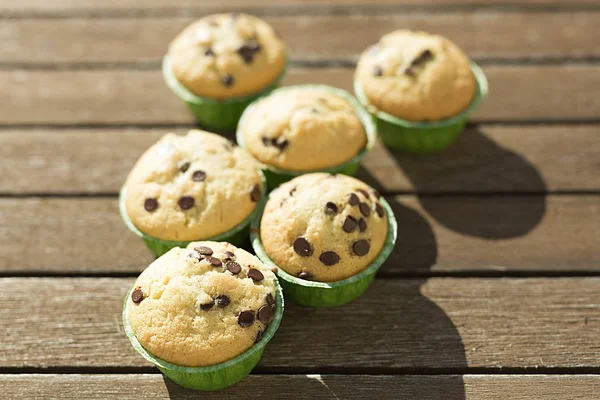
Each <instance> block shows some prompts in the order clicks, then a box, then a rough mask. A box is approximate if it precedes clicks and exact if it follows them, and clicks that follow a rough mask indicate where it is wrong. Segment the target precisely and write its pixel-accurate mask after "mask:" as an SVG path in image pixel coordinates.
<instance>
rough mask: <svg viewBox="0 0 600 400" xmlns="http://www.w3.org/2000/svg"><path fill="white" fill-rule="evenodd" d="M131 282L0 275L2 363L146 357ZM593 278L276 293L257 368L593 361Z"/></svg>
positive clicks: (91, 362) (597, 281)
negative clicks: (343, 293)
mask: <svg viewBox="0 0 600 400" xmlns="http://www.w3.org/2000/svg"><path fill="white" fill-rule="evenodd" d="M132 282H133V279H132V278H120V279H116V278H3V279H0V301H1V304H2V307H1V308H0V334H1V335H2V346H1V347H0V367H2V368H46V367H48V368H52V367H69V368H76V367H115V368H116V367H142V366H148V365H149V364H148V363H147V362H146V361H145V360H144V359H143V358H142V357H141V356H139V355H138V354H137V353H136V352H135V351H134V350H133V348H132V347H131V345H130V343H129V341H128V340H127V338H126V337H125V335H124V333H123V331H122V326H121V310H122V305H123V297H124V296H125V293H126V291H127V290H128V288H129V286H130V285H131V284H132ZM599 288H600V278H590V277H588V278H561V279H556V278H553V279H549V278H543V279H534V278H527V279H508V278H504V279H498V278H495V279H494V278H491V279H490V278H488V279H481V278H478V279H460V278H433V279H429V280H424V279H393V280H376V281H375V282H374V283H373V286H372V287H371V288H370V289H369V290H368V291H367V292H366V293H365V294H364V295H363V296H362V297H361V298H360V299H358V300H356V301H354V302H352V303H350V304H348V305H346V306H343V307H339V308H335V309H311V308H306V307H299V306H295V305H294V304H286V310H285V316H284V318H283V322H282V324H281V327H280V329H279V331H278V332H277V334H276V335H275V337H274V338H273V340H272V342H271V343H270V344H269V346H268V347H267V348H266V350H265V353H264V355H263V359H262V360H261V362H260V364H259V365H260V369H259V370H258V371H257V372H260V371H271V372H273V371H277V372H280V373H285V371H286V368H289V369H291V370H293V371H294V372H305V373H343V372H344V371H352V372H362V373H369V371H374V372H385V371H393V372H405V373H410V372H411V371H413V370H415V369H418V370H419V371H430V372H435V371H439V370H440V369H443V370H444V372H446V373H468V371H469V368H483V367H485V368H491V369H496V368H538V367H548V368H570V367H589V368H598V367H599V366H600V347H599V346H598V345H597V343H598V328H599V327H600V318H598V311H599V309H600V290H599ZM574 294H576V295H574ZM373 310H377V312H376V314H374V312H373ZM322 321H327V323H326V324H323V323H321V322H322ZM315 338H318V340H315Z"/></svg>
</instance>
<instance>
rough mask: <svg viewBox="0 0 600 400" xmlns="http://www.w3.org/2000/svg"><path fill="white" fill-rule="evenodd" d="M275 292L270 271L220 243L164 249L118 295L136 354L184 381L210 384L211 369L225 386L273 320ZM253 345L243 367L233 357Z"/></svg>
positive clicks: (277, 303)
mask: <svg viewBox="0 0 600 400" xmlns="http://www.w3.org/2000/svg"><path fill="white" fill-rule="evenodd" d="M279 297H280V293H279V289H278V286H277V280H276V278H275V275H274V274H273V272H272V271H271V270H270V269H269V268H267V267H265V266H264V265H263V264H262V263H261V262H260V261H259V260H258V259H257V258H256V257H255V256H253V255H251V254H250V253H248V252H246V251H244V250H242V249H239V248H237V247H235V246H233V245H231V244H229V243H225V242H193V243H190V244H189V245H188V246H187V248H179V247H176V248H173V249H171V250H170V251H169V252H168V253H166V254H164V255H163V256H162V257H160V258H158V259H157V260H156V261H154V262H153V263H152V264H150V266H149V267H148V268H146V269H145V270H144V271H143V272H142V273H141V274H140V276H139V277H138V278H137V280H136V281H135V283H134V285H133V287H132V290H131V291H130V293H129V294H128V298H127V299H126V303H125V310H124V317H125V320H124V321H125V326H126V329H127V330H128V331H130V332H131V333H132V338H134V339H135V341H134V344H135V345H141V347H142V348H143V349H142V348H140V349H138V350H141V353H142V354H143V355H145V356H147V357H148V358H150V359H151V360H152V361H155V360H156V362H157V365H158V366H159V367H165V366H166V364H165V363H169V364H170V366H168V367H166V368H164V369H165V371H163V372H165V373H166V374H167V376H169V377H170V378H172V379H174V380H175V381H176V382H178V383H183V384H184V386H187V387H193V388H197V389H202V388H204V389H214V388H215V387H214V386H213V385H215V384H217V385H219V383H218V380H216V379H215V376H209V375H211V374H213V373H214V372H216V371H219V370H220V373H221V376H220V377H221V378H223V379H225V381H227V383H228V384H232V383H234V382H232V381H231V380H230V379H229V378H232V377H234V376H237V377H238V378H240V379H241V377H243V376H245V374H244V375H242V376H241V377H240V374H239V371H240V368H242V369H245V370H246V374H247V373H248V372H250V370H251V369H252V367H253V366H254V365H255V364H256V361H258V358H260V353H262V348H263V347H264V345H266V342H267V341H268V340H269V339H270V337H271V336H272V335H273V333H274V331H275V330H276V329H277V326H278V325H279V322H280V319H281V314H282V311H283V310H282V308H283V304H282V303H281V299H279ZM270 324H273V326H272V327H271V329H269V325H270ZM266 332H268V333H266ZM265 333H266V334H265ZM267 335H268V337H266V336H267ZM263 336H264V340H262V339H263ZM259 342H260V343H259ZM256 343H259V344H258V345H256V346H255V344H256ZM253 346H254V347H257V346H258V349H254V350H253V351H254V352H256V351H258V357H257V358H256V359H255V360H254V361H253V364H252V363H251V364H252V365H251V366H250V365H248V364H246V363H244V360H245V357H244V356H242V357H240V356H241V355H243V354H244V355H246V354H249V353H246V352H248V351H249V350H250V349H251V348H252V347H253ZM232 360H235V361H232ZM226 361H229V362H228V363H225V362H226ZM223 363H225V364H223ZM209 366H212V367H213V368H211V369H206V368H198V367H209ZM184 367H189V368H187V369H186V368H184ZM248 367H249V368H248ZM161 369H162V368H161ZM228 370H229V371H228ZM182 372H185V373H187V374H188V375H190V374H191V375H192V376H193V378H194V379H193V381H194V382H195V385H192V384H191V383H190V382H191V381H190V379H189V378H190V377H189V376H186V375H185V374H184V375H181V373H182ZM213 375H214V374H213ZM228 375H231V376H228ZM218 377H219V376H217V378H218ZM238 380H239V379H238ZM186 383H187V384H186Z"/></svg>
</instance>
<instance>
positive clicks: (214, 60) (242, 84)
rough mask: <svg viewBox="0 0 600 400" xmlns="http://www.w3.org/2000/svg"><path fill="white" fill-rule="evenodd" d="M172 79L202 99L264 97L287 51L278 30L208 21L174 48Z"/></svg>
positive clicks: (220, 17) (236, 17)
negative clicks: (255, 93) (255, 95)
mask: <svg viewBox="0 0 600 400" xmlns="http://www.w3.org/2000/svg"><path fill="white" fill-rule="evenodd" d="M168 56H169V58H170V62H171V68H172V70H173V74H174V75H175V77H176V78H177V80H178V81H179V82H180V83H181V84H182V85H183V86H185V87H186V88H187V89H188V90H190V91H191V92H193V93H195V94H196V95H198V96H203V97H209V98H216V99H226V98H231V97H238V96H245V95H249V94H252V93H254V92H257V91H260V90H261V89H263V88H265V87H266V86H268V85H269V84H271V83H273V82H274V81H275V80H276V78H277V77H278V76H279V75H280V74H281V73H282V71H283V68H284V66H285V59H286V56H285V46H284V43H283V41H282V40H281V39H280V38H279V37H278V36H277V34H276V33H275V31H274V30H273V28H272V27H271V26H270V25H269V24H267V23H266V22H264V21H263V20H261V19H259V18H256V17H253V16H251V15H246V14H238V13H234V14H215V15H209V16H206V17H204V18H202V19H200V20H198V21H196V22H195V23H193V24H191V25H190V26H188V27H187V28H185V29H184V30H183V32H181V33H180V34H179V35H178V36H177V37H176V38H175V40H173V42H172V43H171V44H170V46H169V53H168Z"/></svg>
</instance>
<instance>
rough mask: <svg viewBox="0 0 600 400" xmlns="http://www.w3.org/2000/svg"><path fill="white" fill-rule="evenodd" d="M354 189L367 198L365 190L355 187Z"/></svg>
mask: <svg viewBox="0 0 600 400" xmlns="http://www.w3.org/2000/svg"><path fill="white" fill-rule="evenodd" d="M356 191H357V192H358V193H360V194H362V195H363V196H365V199H368V198H369V193H368V192H367V191H366V190H363V189H356Z"/></svg>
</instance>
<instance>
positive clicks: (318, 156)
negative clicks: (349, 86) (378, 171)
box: [237, 85, 375, 183]
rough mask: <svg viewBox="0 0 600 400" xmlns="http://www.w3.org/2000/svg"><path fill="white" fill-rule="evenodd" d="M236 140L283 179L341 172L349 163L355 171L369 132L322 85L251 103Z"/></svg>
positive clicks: (364, 120)
mask: <svg viewBox="0 0 600 400" xmlns="http://www.w3.org/2000/svg"><path fill="white" fill-rule="evenodd" d="M237 136H238V142H239V143H240V145H241V146H243V147H244V148H245V149H247V150H248V151H249V152H250V154H251V155H252V156H253V157H254V158H255V159H257V160H258V161H260V162H261V163H262V164H263V165H265V166H266V168H267V169H269V170H271V171H275V172H277V173H280V174H283V175H288V176H287V178H288V179H289V178H291V177H293V176H295V175H298V174H301V173H305V172H311V171H323V170H327V171H329V170H336V171H335V172H346V171H344V168H345V167H347V166H348V164H349V163H350V164H351V166H352V167H357V166H358V163H359V161H360V157H362V156H363V155H364V154H365V153H366V151H367V150H368V148H369V146H368V144H369V142H370V141H373V140H374V136H375V132H374V127H373V126H372V123H371V122H370V121H369V117H368V115H367V114H366V113H365V111H364V110H363V109H362V108H361V107H360V106H359V105H358V104H357V103H356V101H355V100H354V98H353V97H352V96H351V95H350V94H348V93H346V92H345V91H343V90H340V89H336V88H332V87H329V86H325V85H299V86H292V87H286V88H282V89H278V90H275V91H274V92H272V93H271V94H270V95H268V96H266V97H264V98H262V99H259V100H257V101H256V102H255V103H253V104H252V106H251V107H249V108H248V109H247V110H246V112H245V113H244V115H243V117H242V120H241V121H240V124H239V125H238V131H237ZM369 136H371V137H369ZM337 169H341V171H338V170H337ZM354 169H355V168H354ZM348 172H354V171H348ZM268 178H269V176H268V175H267V179H268ZM269 183H270V182H269Z"/></svg>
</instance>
